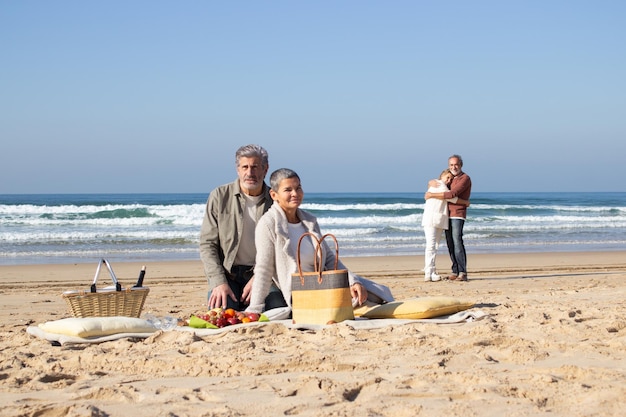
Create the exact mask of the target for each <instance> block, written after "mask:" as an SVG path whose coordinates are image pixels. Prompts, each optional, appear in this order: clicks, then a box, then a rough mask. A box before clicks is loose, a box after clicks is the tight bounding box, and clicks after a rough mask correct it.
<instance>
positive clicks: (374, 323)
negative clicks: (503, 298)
mask: <svg viewBox="0 0 626 417" xmlns="http://www.w3.org/2000/svg"><path fill="white" fill-rule="evenodd" d="M487 316H488V315H487V314H485V313H484V312H482V311H480V310H475V311H470V310H465V311H461V312H458V313H456V314H452V315H450V316H441V317H436V318H432V319H365V318H357V319H356V320H346V321H343V322H341V323H337V324H293V323H292V321H291V320H272V321H269V322H254V323H245V324H235V325H232V326H227V327H223V328H221V329H196V328H193V327H183V326H179V327H176V328H175V329H174V331H179V332H193V333H195V334H196V335H197V336H200V337H202V336H211V335H216V334H221V333H224V332H229V331H233V330H236V329H240V328H242V327H251V326H264V325H267V324H272V323H278V324H280V325H283V326H285V327H287V328H290V329H303V330H321V329H324V328H327V327H330V326H350V327H352V328H354V329H380V328H383V327H387V326H400V325H404V324H409V323H433V324H453V323H467V322H472V321H476V320H482V319H484V318H485V317H487ZM26 332H27V333H28V334H30V335H31V336H34V337H38V338H41V339H45V340H48V341H49V342H51V343H52V344H53V345H66V344H81V343H102V342H108V341H111V340H117V339H123V338H127V337H128V338H147V337H149V336H151V334H150V333H117V334H112V335H108V336H100V337H89V338H82V337H76V336H66V335H63V334H57V333H47V332H45V331H43V330H42V329H41V328H40V327H39V326H29V327H28V328H27V329H26Z"/></svg>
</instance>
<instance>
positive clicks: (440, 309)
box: [355, 297, 474, 319]
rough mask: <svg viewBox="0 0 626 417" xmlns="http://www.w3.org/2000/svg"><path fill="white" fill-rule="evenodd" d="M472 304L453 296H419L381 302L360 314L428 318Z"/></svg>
mask: <svg viewBox="0 0 626 417" xmlns="http://www.w3.org/2000/svg"><path fill="white" fill-rule="evenodd" d="M473 306H474V303H470V302H467V301H461V300H459V299H457V298H453V297H419V298H410V299H408V300H404V301H392V302H390V303H386V304H381V305H378V306H375V307H372V308H370V309H368V310H367V311H365V312H363V313H362V314H361V316H362V317H367V318H368V319H391V318H395V319H429V318H433V317H439V316H446V315H449V314H454V313H458V312H459V311H463V310H467V309H468V308H471V307H473ZM355 314H356V313H355Z"/></svg>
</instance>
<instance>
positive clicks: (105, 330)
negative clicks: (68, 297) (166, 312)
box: [39, 317, 157, 337]
mask: <svg viewBox="0 0 626 417" xmlns="http://www.w3.org/2000/svg"><path fill="white" fill-rule="evenodd" d="M39 328H40V329H41V330H43V331H44V332H46V333H56V334H63V335H66V336H77V337H94V336H108V335H112V334H117V333H153V332H155V331H156V330H157V328H156V327H154V325H152V323H150V322H149V321H147V320H144V319H140V318H136V317H86V318H67V319H61V320H54V321H48V322H45V323H42V324H40V325H39Z"/></svg>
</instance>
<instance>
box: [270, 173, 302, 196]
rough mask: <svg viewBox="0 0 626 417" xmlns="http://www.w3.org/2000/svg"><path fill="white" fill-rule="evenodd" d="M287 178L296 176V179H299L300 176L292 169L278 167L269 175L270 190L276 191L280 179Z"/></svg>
mask: <svg viewBox="0 0 626 417" xmlns="http://www.w3.org/2000/svg"><path fill="white" fill-rule="evenodd" d="M288 178H297V179H298V181H300V176H299V175H298V174H297V173H296V171H294V170H293V169H289V168H279V169H277V170H276V171H274V172H272V175H270V187H272V190H274V191H275V192H278V187H280V183H281V181H282V180H286V179H288Z"/></svg>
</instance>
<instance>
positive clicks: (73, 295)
mask: <svg viewBox="0 0 626 417" xmlns="http://www.w3.org/2000/svg"><path fill="white" fill-rule="evenodd" d="M102 264H104V265H106V267H107V269H108V270H109V274H111V279H112V280H113V286H111V287H107V288H103V289H96V282H97V281H98V276H99V275H100V269H101V267H102ZM144 271H145V270H142V273H141V275H140V278H139V281H138V282H137V285H135V286H134V287H131V288H122V285H121V284H120V283H119V282H118V280H117V277H116V276H115V273H114V272H113V268H111V265H110V264H109V262H108V261H107V260H106V259H102V260H101V261H100V262H99V263H98V268H97V269H96V275H95V276H94V278H93V283H92V284H91V287H90V288H89V290H78V291H65V292H64V293H63V298H64V299H65V301H66V302H67V305H68V308H69V310H70V312H71V313H72V315H73V316H74V317H113V316H126V317H139V316H140V315H141V309H142V308H143V305H144V303H145V301H146V297H147V296H148V292H150V289H149V288H147V287H144V286H143V273H144Z"/></svg>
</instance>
